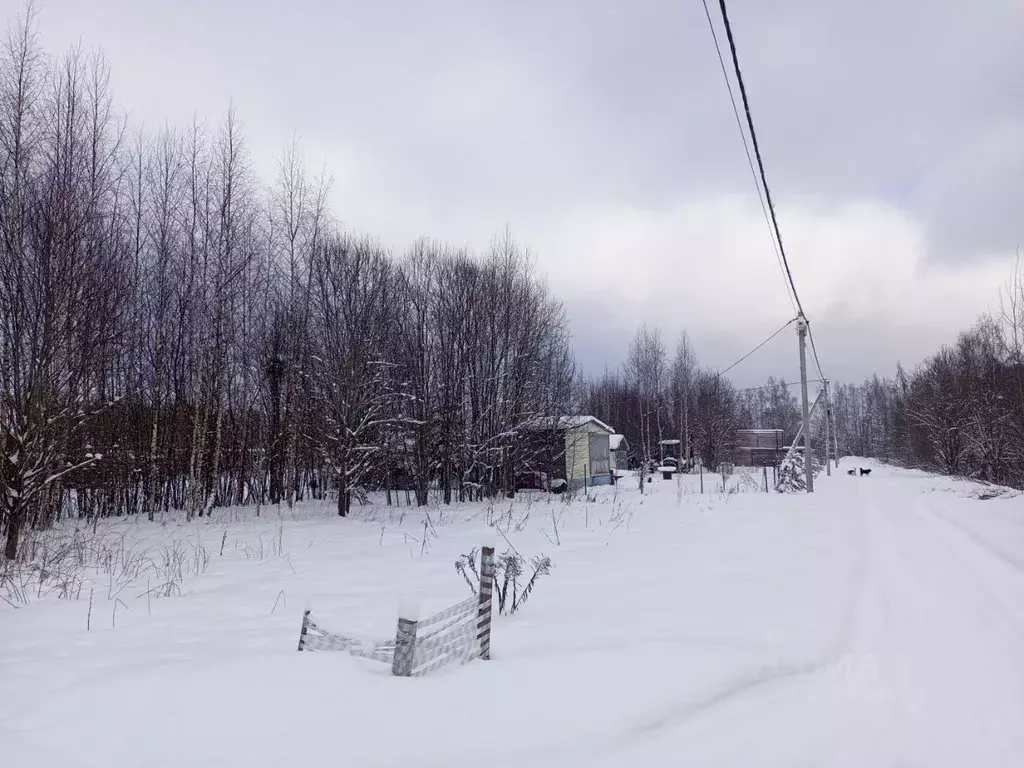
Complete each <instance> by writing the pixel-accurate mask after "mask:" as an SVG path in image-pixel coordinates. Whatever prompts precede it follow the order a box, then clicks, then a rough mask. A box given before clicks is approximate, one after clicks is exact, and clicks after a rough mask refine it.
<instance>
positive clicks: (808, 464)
mask: <svg viewBox="0 0 1024 768" xmlns="http://www.w3.org/2000/svg"><path fill="white" fill-rule="evenodd" d="M796 333H797V336H798V337H799V338H800V397H801V399H802V400H803V410H804V476H805V477H806V478H807V492H808V493H814V458H813V457H812V456H811V408H810V405H809V404H808V402H807V320H806V318H804V316H803V315H800V317H798V318H797V320H796Z"/></svg>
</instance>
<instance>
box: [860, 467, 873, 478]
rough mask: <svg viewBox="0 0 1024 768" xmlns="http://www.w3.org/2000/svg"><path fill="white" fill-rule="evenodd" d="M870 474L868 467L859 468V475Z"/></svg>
mask: <svg viewBox="0 0 1024 768" xmlns="http://www.w3.org/2000/svg"><path fill="white" fill-rule="evenodd" d="M870 474H871V470H870V469H861V471H860V476H861V477H864V475H870Z"/></svg>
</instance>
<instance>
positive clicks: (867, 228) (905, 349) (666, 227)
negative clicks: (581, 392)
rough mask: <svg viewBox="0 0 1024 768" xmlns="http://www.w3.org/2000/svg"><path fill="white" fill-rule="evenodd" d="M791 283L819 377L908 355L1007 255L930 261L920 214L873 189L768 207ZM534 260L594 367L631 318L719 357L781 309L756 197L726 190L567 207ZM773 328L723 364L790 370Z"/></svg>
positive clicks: (938, 339) (769, 324) (746, 378)
mask: <svg viewBox="0 0 1024 768" xmlns="http://www.w3.org/2000/svg"><path fill="white" fill-rule="evenodd" d="M779 214H780V218H781V220H782V222H783V225H784V227H785V231H786V232H787V233H789V234H788V247H787V251H788V254H789V257H790V266H791V267H792V270H793V273H794V275H795V278H796V284H797V290H798V292H799V294H800V296H801V301H802V303H803V305H804V309H805V311H806V312H807V314H808V316H809V317H811V318H812V321H813V323H814V328H813V329H814V332H815V337H816V340H817V344H818V348H819V351H820V353H821V363H822V366H823V367H824V368H825V369H826V372H827V373H828V375H829V376H831V377H833V378H837V379H838V378H857V377H860V376H863V375H865V373H867V372H868V371H870V370H880V371H881V372H883V373H884V372H891V371H892V370H893V369H894V368H895V363H896V362H897V361H898V360H899V361H902V362H903V363H904V364H905V365H913V364H915V363H917V362H919V361H920V360H921V359H923V357H925V356H926V355H927V354H929V353H930V352H931V351H934V350H935V349H936V348H937V347H938V345H940V344H942V343H946V342H950V341H952V340H953V339H954V338H955V336H956V333H957V332H958V331H959V330H961V329H964V328H966V327H967V326H969V325H971V324H972V323H973V322H974V320H975V319H976V318H977V316H978V315H979V314H980V313H981V312H983V311H984V310H985V309H986V308H987V307H990V306H992V305H994V304H995V303H996V302H997V300H998V291H999V288H1000V286H1001V285H1002V284H1003V283H1004V282H1005V280H1006V279H1007V277H1009V274H1010V270H1011V269H1012V265H1013V255H1012V254H1003V256H1002V257H1001V258H993V259H990V260H989V261H987V262H986V263H984V264H982V265H969V266H968V265H963V266H961V267H954V266H948V265H945V266H944V265H935V264H933V263H931V262H930V261H929V259H928V250H927V238H926V235H925V229H924V227H923V225H922V224H921V223H920V222H919V221H917V220H916V219H914V218H913V217H911V216H909V215H908V214H907V213H906V212H904V211H900V210H899V209H896V208H893V207H890V206H886V205H883V204H879V203H877V202H873V201H863V202H859V203H850V204H846V205H843V206H841V207H835V208H832V207H829V208H825V207H820V206H817V207H816V206H786V207H785V208H782V209H781V210H780V211H779ZM537 240H538V241H539V243H541V245H540V248H539V259H540V264H541V266H542V268H543V269H545V270H546V271H547V272H548V274H549V276H550V280H551V284H552V287H553V288H554V289H555V291H556V293H558V295H561V296H565V297H566V299H567V302H568V304H569V306H570V308H571V310H572V318H573V322H574V331H575V335H576V337H577V338H578V339H585V338H595V337H596V338H598V339H604V340H607V343H599V344H595V343H584V344H583V345H578V347H579V349H578V351H579V352H580V354H581V358H582V359H583V361H584V363H585V364H587V365H588V366H589V367H591V368H598V369H600V368H601V367H603V365H605V364H606V363H607V364H612V363H613V362H614V361H615V360H618V359H621V357H622V356H623V355H624V352H625V345H626V344H628V339H629V338H630V336H631V335H632V332H633V330H634V329H635V328H636V326H637V325H638V324H639V323H640V322H642V321H647V322H648V323H653V324H656V325H658V326H660V327H661V328H662V329H664V330H665V331H666V332H667V333H668V334H669V335H672V334H675V333H678V332H679V331H680V330H681V329H683V328H685V329H687V330H688V331H689V333H690V334H691V336H692V337H693V339H694V342H695V346H696V348H697V351H698V354H699V355H700V357H701V361H702V362H703V363H704V364H708V365H713V366H715V367H719V368H723V367H725V366H727V365H729V364H730V363H731V362H732V361H733V360H735V359H737V358H738V357H740V356H741V355H742V354H743V353H745V352H746V351H747V350H748V349H751V348H753V347H754V346H755V345H756V344H757V343H759V342H760V341H761V340H762V339H763V338H765V337H767V336H768V335H769V333H770V332H771V331H773V330H774V329H775V328H777V327H778V326H779V325H781V324H782V323H784V322H785V321H786V320H788V319H789V318H790V317H792V316H793V314H794V312H793V309H792V307H791V305H790V303H789V301H788V299H787V294H786V290H785V281H784V278H783V274H782V271H781V269H780V267H779V265H778V262H777V260H776V257H775V254H774V252H773V250H772V249H771V247H770V241H769V240H768V236H767V234H766V224H765V221H764V218H763V214H762V212H761V209H760V207H759V206H758V205H757V203H756V202H755V201H752V200H750V199H747V198H742V197H737V196H730V197H721V198H713V199H700V200H690V201H682V202H679V203H677V204H675V205H673V206H671V207H669V208H667V209H664V210H638V209H623V208H606V209H590V210H580V211H576V212H574V213H573V214H572V215H571V216H570V217H568V218H566V219H565V220H563V221H560V222H556V223H553V224H552V226H551V228H550V229H549V230H548V231H547V232H546V234H544V235H543V236H540V237H538V238H537ZM787 338H789V337H788V336H786V335H782V336H780V337H779V339H778V340H777V341H776V342H773V343H772V345H769V346H767V347H765V348H764V350H762V351H761V352H759V353H758V354H757V355H756V356H754V357H752V358H750V360H749V362H746V363H744V364H743V365H742V366H740V367H738V368H737V369H736V370H735V374H734V376H735V377H736V378H737V380H738V381H741V382H744V383H749V382H753V381H757V380H761V379H763V378H764V377H765V376H767V375H776V376H778V375H785V376H789V377H792V376H794V375H795V372H796V370H797V361H796V354H795V344H793V343H792V341H786V339H787Z"/></svg>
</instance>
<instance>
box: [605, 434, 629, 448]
mask: <svg viewBox="0 0 1024 768" xmlns="http://www.w3.org/2000/svg"><path fill="white" fill-rule="evenodd" d="M624 442H626V436H625V435H611V436H610V437H609V438H608V448H609V449H610V450H613V451H617V450H619V448H620V447H621V446H622V444H623V443H624Z"/></svg>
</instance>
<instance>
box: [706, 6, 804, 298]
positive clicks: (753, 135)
mask: <svg viewBox="0 0 1024 768" xmlns="http://www.w3.org/2000/svg"><path fill="white" fill-rule="evenodd" d="M718 6H719V8H720V9H721V11H722V22H723V23H724V24H725V34H726V37H727V38H728V40H729V51H730V52H731V53H732V66H733V69H734V70H735V72H736V84H737V85H739V87H740V97H741V98H742V99H743V109H744V111H745V112H746V115H747V128H748V129H749V130H750V141H751V143H752V144H753V145H754V157H755V158H756V159H757V167H758V170H759V171H760V172H761V185H762V186H763V187H764V196H765V200H766V201H767V204H768V213H769V214H770V216H771V220H772V229H773V230H774V231H775V239H776V240H777V241H778V244H779V255H780V256H781V257H782V266H783V267H784V268H785V270H786V278H787V279H788V280H789V287H790V289H791V290H792V291H793V300H794V301H795V302H796V309H797V312H798V313H799V314H800V315H801V316H802V317H805V318H806V315H804V308H803V305H802V304H801V303H800V295H799V294H798V293H797V292H796V284H795V283H794V282H793V273H792V271H791V270H790V268H789V259H787V258H786V247H785V245H783V242H782V232H781V231H780V230H779V220H778V218H777V217H776V215H775V205H774V203H773V202H772V193H771V190H770V189H769V188H768V177H767V175H766V174H765V171H764V161H763V160H762V159H761V148H760V146H759V145H758V143H757V132H756V131H755V130H754V118H753V116H752V115H751V114H750V101H749V99H747V87H746V85H744V83H743V73H742V72H741V71H740V60H739V56H738V55H737V53H736V40H735V39H734V38H733V35H732V25H731V24H730V23H729V12H728V11H727V10H726V7H725V0H718Z"/></svg>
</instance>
